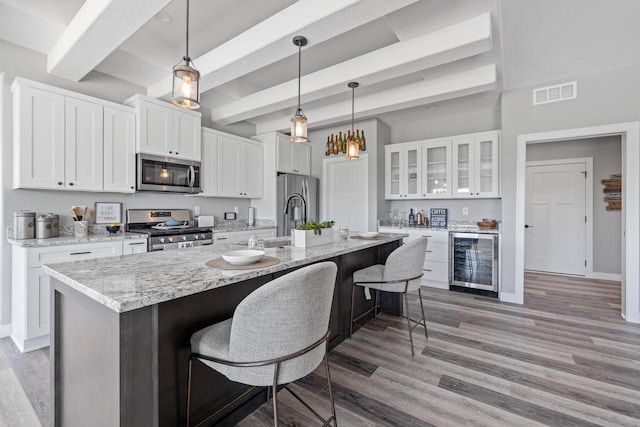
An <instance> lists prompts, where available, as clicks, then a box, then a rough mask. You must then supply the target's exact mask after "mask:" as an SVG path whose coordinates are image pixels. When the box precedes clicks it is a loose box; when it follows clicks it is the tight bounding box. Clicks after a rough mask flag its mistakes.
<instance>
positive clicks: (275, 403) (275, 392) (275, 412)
mask: <svg viewBox="0 0 640 427" xmlns="http://www.w3.org/2000/svg"><path fill="white" fill-rule="evenodd" d="M279 370H280V362H278V363H276V366H275V369H274V373H273V425H274V427H278V371H279Z"/></svg>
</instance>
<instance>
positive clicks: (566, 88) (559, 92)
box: [533, 82, 578, 105]
mask: <svg viewBox="0 0 640 427" xmlns="http://www.w3.org/2000/svg"><path fill="white" fill-rule="evenodd" d="M577 97H578V82H569V83H561V84H559V85H553V86H547V87H540V88H537V89H534V90H533V105H541V104H549V103H550V102H558V101H567V100H569V99H575V98H577Z"/></svg>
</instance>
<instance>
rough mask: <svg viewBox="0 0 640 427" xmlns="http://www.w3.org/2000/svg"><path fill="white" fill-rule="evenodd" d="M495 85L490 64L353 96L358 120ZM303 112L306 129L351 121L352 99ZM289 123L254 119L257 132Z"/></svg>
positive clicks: (478, 90) (485, 89) (471, 92)
mask: <svg viewBox="0 0 640 427" xmlns="http://www.w3.org/2000/svg"><path fill="white" fill-rule="evenodd" d="M496 87H497V72H496V66H495V64H491V65H488V66H485V67H481V68H476V69H473V70H471V71H466V72H463V73H459V74H454V75H450V76H447V77H442V78H439V79H433V80H425V81H422V82H417V83H411V84H408V85H404V86H400V87H396V88H393V89H389V90H385V91H381V92H376V93H372V94H369V95H364V96H356V101H355V116H356V117H357V118H358V120H361V119H365V118H369V117H375V116H378V115H380V114H384V113H388V112H390V111H396V110H401V109H404V108H411V107H416V106H419V105H425V104H431V103H434V102H439V101H443V100H446V99H452V98H459V97H461V96H467V95H472V94H475V93H480V92H486V91H489V90H493V89H495V88H496ZM305 114H306V116H307V117H308V118H309V128H317V127H322V126H327V125H331V124H338V123H343V122H348V121H350V120H351V100H350V99H349V100H345V101H341V102H337V103H334V104H332V105H325V106H322V107H318V108H315V109H313V110H305ZM288 126H289V117H283V118H282V119H275V120H274V119H271V120H268V121H262V122H260V121H256V133H258V134H262V133H267V132H273V131H283V130H286V129H287V128H288Z"/></svg>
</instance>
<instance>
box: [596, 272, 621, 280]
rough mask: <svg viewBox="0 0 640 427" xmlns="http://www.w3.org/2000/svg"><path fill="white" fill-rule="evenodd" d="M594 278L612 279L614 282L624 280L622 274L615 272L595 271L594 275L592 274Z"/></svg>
mask: <svg viewBox="0 0 640 427" xmlns="http://www.w3.org/2000/svg"><path fill="white" fill-rule="evenodd" d="M591 277H593V278H594V279H598V280H611V281H614V282H622V274H615V273H597V272H595V271H594V272H593V275H592V276H591Z"/></svg>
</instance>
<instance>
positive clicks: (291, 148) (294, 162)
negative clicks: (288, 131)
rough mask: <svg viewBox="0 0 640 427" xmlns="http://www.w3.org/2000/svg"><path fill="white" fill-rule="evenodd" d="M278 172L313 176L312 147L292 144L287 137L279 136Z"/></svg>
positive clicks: (277, 147) (277, 149)
mask: <svg viewBox="0 0 640 427" xmlns="http://www.w3.org/2000/svg"><path fill="white" fill-rule="evenodd" d="M277 138H278V140H277V146H276V151H277V170H278V172H283V173H295V174H299V175H311V145H310V144H307V143H304V142H302V143H292V142H291V139H289V138H288V137H287V136H286V135H279V134H278V135H277Z"/></svg>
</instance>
